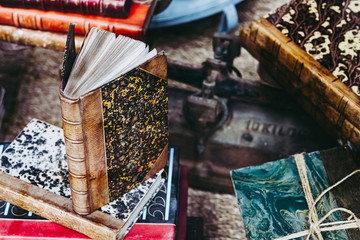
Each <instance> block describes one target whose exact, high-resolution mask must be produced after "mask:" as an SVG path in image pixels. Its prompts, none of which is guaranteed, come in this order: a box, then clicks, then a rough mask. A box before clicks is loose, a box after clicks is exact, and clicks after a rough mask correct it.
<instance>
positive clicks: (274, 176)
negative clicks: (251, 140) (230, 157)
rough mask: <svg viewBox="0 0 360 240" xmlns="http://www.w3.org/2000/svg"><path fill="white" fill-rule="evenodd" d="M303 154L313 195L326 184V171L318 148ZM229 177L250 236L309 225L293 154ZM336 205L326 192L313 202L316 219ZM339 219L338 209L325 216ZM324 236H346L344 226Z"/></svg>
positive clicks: (280, 233) (267, 236)
mask: <svg viewBox="0 0 360 240" xmlns="http://www.w3.org/2000/svg"><path fill="white" fill-rule="evenodd" d="M304 158H305V162H306V169H307V175H308V178H309V182H310V186H311V192H312V194H313V197H314V199H315V198H316V197H317V196H318V195H319V194H320V193H321V192H322V191H323V190H325V189H326V188H328V187H329V183H328V180H327V175H326V171H325V168H324V166H323V163H322V160H321V156H320V153H319V152H313V153H309V154H305V156H304ZM231 178H232V181H233V185H234V189H235V193H236V196H237V200H238V204H239V207H240V211H241V213H242V217H243V221H244V226H245V232H246V235H247V238H248V239H249V240H252V239H254V240H261V239H264V240H270V239H275V238H279V237H283V236H287V235H289V234H292V233H296V232H300V231H303V230H306V229H309V226H308V217H307V216H308V206H307V203H306V200H305V196H304V192H303V190H302V185H301V181H300V177H299V174H298V170H297V167H296V163H295V159H294V158H293V157H291V158H287V159H282V160H278V161H274V162H269V163H265V164H262V165H258V166H251V167H246V168H242V169H237V170H234V171H232V172H231ZM336 207H337V204H336V200H335V197H334V195H333V194H331V193H328V194H326V195H325V196H324V197H323V198H322V199H321V201H320V202H318V203H317V205H316V209H317V212H318V216H319V219H320V218H321V217H322V216H324V215H325V214H326V213H327V212H328V211H330V210H331V209H334V208H336ZM338 220H341V217H340V214H339V213H338V212H337V213H336V214H334V215H331V217H330V218H329V219H328V221H338ZM323 236H324V237H325V239H327V240H330V239H334V240H335V239H336V240H343V239H348V238H347V234H346V232H345V231H344V230H341V231H333V232H325V233H323ZM298 240H302V239H301V238H298Z"/></svg>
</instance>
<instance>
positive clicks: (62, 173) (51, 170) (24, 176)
mask: <svg viewBox="0 0 360 240" xmlns="http://www.w3.org/2000/svg"><path fill="white" fill-rule="evenodd" d="M0 171H3V172H5V173H7V174H9V175H11V176H14V177H17V178H19V179H21V180H23V181H25V182H28V183H31V184H34V185H36V186H38V187H41V188H43V189H46V190H48V191H50V192H53V193H55V194H58V195H61V196H63V197H67V198H71V192H70V183H69V175H68V167H67V160H66V150H65V142H64V135H63V130H62V129H61V128H59V127H56V126H53V125H51V124H48V123H46V122H43V121H41V120H38V119H33V120H31V121H30V122H29V124H28V125H27V126H26V127H25V128H24V129H23V131H22V132H21V133H20V134H19V135H18V136H17V137H16V138H15V139H14V141H13V142H12V143H11V144H10V145H9V146H8V147H7V148H6V149H5V151H4V152H3V153H2V155H1V158H0ZM163 182H164V179H163V177H162V172H159V173H157V174H156V175H155V176H154V177H152V178H150V179H149V180H147V181H146V182H144V183H143V184H141V185H139V186H138V187H136V188H135V189H132V190H131V191H129V192H128V193H126V194H124V195H123V196H122V197H120V198H118V199H117V200H115V201H113V202H111V203H109V204H108V205H106V206H104V207H102V208H101V209H100V210H101V211H103V212H105V213H107V214H110V215H111V216H113V217H115V218H118V219H121V220H123V221H125V222H126V221H127V220H129V218H130V217H131V218H133V217H134V216H132V213H133V211H134V210H135V209H137V208H139V207H143V206H140V205H145V206H146V204H144V201H146V203H147V202H148V200H151V199H152V197H153V196H154V195H155V194H156V193H157V191H158V190H159V189H160V187H161V186H162V185H163ZM154 188H156V189H155V191H154ZM150 189H152V191H150ZM149 192H151V196H149V194H148V193H149ZM135 217H137V216H135ZM135 219H136V218H135Z"/></svg>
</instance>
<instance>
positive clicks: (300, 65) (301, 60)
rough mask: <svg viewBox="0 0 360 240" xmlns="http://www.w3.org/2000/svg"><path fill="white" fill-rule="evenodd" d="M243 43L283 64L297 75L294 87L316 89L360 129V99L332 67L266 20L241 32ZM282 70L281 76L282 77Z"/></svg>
mask: <svg viewBox="0 0 360 240" xmlns="http://www.w3.org/2000/svg"><path fill="white" fill-rule="evenodd" d="M239 39H240V42H241V45H242V46H243V47H245V48H246V49H247V50H248V51H249V52H250V53H251V54H252V55H253V56H254V57H255V58H257V59H258V60H260V61H261V59H262V58H263V57H264V56H265V57H266V55H270V56H271V57H272V61H273V62H276V63H277V64H278V65H279V66H284V68H286V69H287V70H288V71H291V72H292V73H293V74H294V77H293V78H289V79H288V81H291V82H292V84H293V85H294V86H299V87H300V86H301V87H302V88H303V87H306V88H308V89H312V90H313V91H315V92H316V93H317V94H318V95H319V96H321V97H322V98H324V99H326V101H327V102H328V104H330V105H331V106H332V108H334V109H336V110H337V111H338V112H339V113H340V114H342V115H343V116H344V117H345V118H346V120H347V121H349V122H350V123H351V124H352V125H353V126H354V127H356V128H357V129H360V119H359V118H358V117H357V116H358V114H359V112H360V99H359V97H358V96H356V95H355V93H353V92H352V91H351V90H350V89H349V88H348V87H347V86H346V85H345V84H344V83H342V82H341V81H340V80H339V79H338V78H336V77H335V76H334V75H333V74H332V73H331V72H330V71H329V70H327V69H326V68H325V67H323V66H322V65H321V64H320V63H319V62H317V61H316V60H314V59H313V58H312V57H311V56H310V55H308V54H307V53H306V52H305V51H304V50H302V49H301V48H300V47H298V46H297V45H296V44H295V43H294V42H292V41H291V40H290V39H289V38H288V37H286V36H285V35H283V34H282V33H281V32H280V31H279V30H278V29H277V28H276V27H275V26H273V25H272V24H271V23H270V22H268V21H267V20H266V19H261V20H259V21H257V22H254V23H252V24H251V26H250V30H248V29H245V30H243V31H242V32H241V33H240V38H239ZM280 75H281V72H280V71H278V76H276V77H277V78H278V77H279V78H280V77H281V76H280Z"/></svg>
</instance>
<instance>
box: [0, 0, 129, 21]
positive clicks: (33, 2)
mask: <svg viewBox="0 0 360 240" xmlns="http://www.w3.org/2000/svg"><path fill="white" fill-rule="evenodd" d="M131 2H132V1H131V0H80V1H79V0H40V1H38V0H0V5H1V6H3V7H13V8H32V9H38V10H46V11H60V12H73V13H81V14H87V15H99V16H103V17H116V18H127V17H128V15H129V11H130V6H131Z"/></svg>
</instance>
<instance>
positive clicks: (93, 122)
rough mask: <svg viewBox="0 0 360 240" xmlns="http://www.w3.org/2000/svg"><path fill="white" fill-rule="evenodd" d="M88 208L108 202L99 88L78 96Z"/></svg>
mask: <svg viewBox="0 0 360 240" xmlns="http://www.w3.org/2000/svg"><path fill="white" fill-rule="evenodd" d="M80 100H81V101H80V105H81V106H80V109H81V115H82V126H83V129H84V130H85V131H84V133H83V136H84V145H85V158H86V168H87V178H88V181H89V185H88V191H89V198H90V210H91V211H94V210H96V209H98V208H100V207H102V206H104V205H106V204H107V203H109V188H108V177H107V162H106V150H105V135H104V126H103V110H102V97H101V89H100V88H98V89H96V90H94V91H91V92H89V93H87V94H85V95H83V96H82V97H80Z"/></svg>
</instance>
